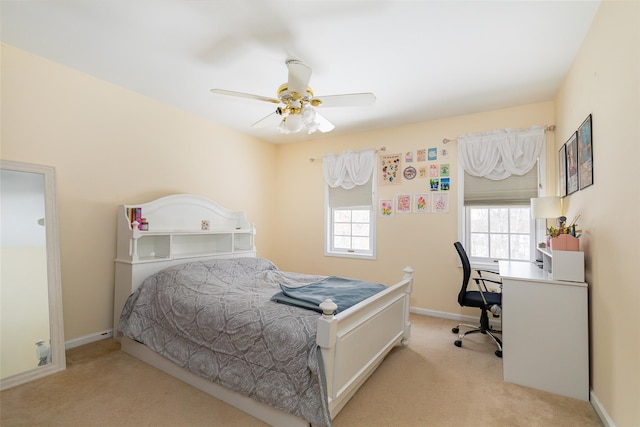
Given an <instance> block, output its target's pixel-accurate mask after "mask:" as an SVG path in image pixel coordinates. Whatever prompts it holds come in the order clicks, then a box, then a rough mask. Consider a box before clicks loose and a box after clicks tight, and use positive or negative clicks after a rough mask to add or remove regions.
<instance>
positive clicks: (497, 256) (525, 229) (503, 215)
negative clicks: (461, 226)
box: [465, 205, 534, 262]
mask: <svg viewBox="0 0 640 427" xmlns="http://www.w3.org/2000/svg"><path fill="white" fill-rule="evenodd" d="M465 211H466V218H467V226H466V230H467V236H466V238H465V241H466V242H468V244H467V250H468V252H469V257H471V258H473V259H474V260H476V261H478V262H493V261H494V260H512V261H529V260H530V259H531V236H532V233H533V231H534V230H533V227H532V224H533V223H532V220H531V219H530V218H531V213H530V207H529V206H526V205H522V206H470V207H467V208H465Z"/></svg>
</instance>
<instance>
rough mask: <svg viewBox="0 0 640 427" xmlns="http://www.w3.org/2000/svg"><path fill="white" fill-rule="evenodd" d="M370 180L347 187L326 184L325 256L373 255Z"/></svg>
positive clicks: (372, 256) (373, 237)
mask: <svg viewBox="0 0 640 427" xmlns="http://www.w3.org/2000/svg"><path fill="white" fill-rule="evenodd" d="M372 187H373V185H372V180H370V181H369V182H368V183H367V184H365V185H359V186H356V187H354V188H352V189H350V190H345V189H343V188H341V187H337V188H331V187H329V186H327V197H326V201H327V202H326V210H327V211H326V218H327V224H326V238H325V240H326V250H325V255H334V256H352V257H365V258H374V257H375V236H374V230H375V215H374V211H373V191H372Z"/></svg>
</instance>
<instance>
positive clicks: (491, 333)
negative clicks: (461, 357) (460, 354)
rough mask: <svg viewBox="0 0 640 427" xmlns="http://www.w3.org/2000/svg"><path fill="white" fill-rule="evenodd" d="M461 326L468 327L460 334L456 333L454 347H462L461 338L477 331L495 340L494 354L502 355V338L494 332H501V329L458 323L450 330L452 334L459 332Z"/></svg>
mask: <svg viewBox="0 0 640 427" xmlns="http://www.w3.org/2000/svg"><path fill="white" fill-rule="evenodd" d="M461 326H464V327H466V328H470V329H469V330H468V331H466V332H463V333H461V334H460V335H458V339H457V340H456V341H454V344H455V345H456V347H462V339H463V338H464V337H465V336H466V335H469V334H475V333H478V332H479V333H481V334H485V335H489V336H490V337H491V339H492V340H493V342H495V343H496V345H497V346H498V349H497V350H496V351H495V355H496V356H498V357H502V340H501V339H500V338H498V337H497V336H496V335H495V334H501V333H502V331H498V330H496V329H493V328H491V327H489V328H487V329H483V328H482V327H478V326H476V325H469V324H467V323H460V324H458V326H456V327H455V328H452V329H451V332H453V333H454V334H457V333H459V332H460V327H461Z"/></svg>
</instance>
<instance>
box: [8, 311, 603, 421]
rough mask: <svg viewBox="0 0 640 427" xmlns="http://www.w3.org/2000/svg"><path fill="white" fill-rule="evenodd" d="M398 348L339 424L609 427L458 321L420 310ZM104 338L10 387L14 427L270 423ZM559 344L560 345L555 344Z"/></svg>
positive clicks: (586, 404)
mask: <svg viewBox="0 0 640 427" xmlns="http://www.w3.org/2000/svg"><path fill="white" fill-rule="evenodd" d="M411 321H412V324H413V326H412V337H411V342H410V344H409V346H408V347H406V348H395V349H394V350H393V351H392V352H391V353H390V354H389V356H387V358H386V359H385V361H384V362H383V363H382V365H381V366H380V367H379V368H378V370H377V371H376V372H375V373H374V374H373V375H372V376H371V378H369V380H368V381H367V382H366V383H365V384H364V385H363V386H362V388H361V389H360V391H359V392H358V393H357V394H356V395H355V396H354V397H353V398H352V399H351V401H350V402H349V403H348V404H347V405H346V406H345V408H344V409H343V410H342V412H341V413H340V414H338V416H337V417H336V418H335V420H334V426H335V427H347V426H349V427H351V426H367V427H376V426H385V427H386V426H406V427H410V426H433V427H448V426H451V427H466V426H491V427H501V426H505V427H506V426H509V427H519V426H522V427H525V426H526V427H532V426H544V427H553V426H558V427H560V426H562V427H567V426H579V427H590V426H602V423H601V422H600V420H599V419H598V416H597V415H596V413H595V411H594V409H593V408H592V407H591V405H590V403H589V402H583V401H579V400H575V399H571V398H567V397H562V396H558V395H554V394H551V393H546V392H542V391H537V390H533V389H530V388H527V387H522V386H518V385H515V384H509V383H505V382H503V381H502V360H501V359H499V358H497V357H496V356H495V355H494V353H493V352H494V350H495V348H494V346H493V344H492V343H491V342H490V340H489V339H488V338H487V337H486V336H483V335H480V334H476V335H473V336H470V337H467V338H465V341H464V344H463V347H462V348H457V347H455V346H454V345H453V341H455V338H456V335H455V334H453V333H452V332H451V328H452V327H453V326H455V323H456V322H454V321H452V320H445V319H437V318H433V317H427V316H418V315H412V317H411ZM119 348H120V345H119V343H118V342H117V341H115V340H111V339H109V340H104V341H99V342H96V343H92V344H89V345H86V346H82V347H78V348H75V349H72V350H69V351H68V352H67V370H66V371H64V372H60V373H57V374H54V375H52V376H49V377H47V378H44V379H40V380H37V381H34V382H31V383H28V384H24V385H21V386H18V387H15V388H12V389H9V390H5V391H3V392H2V393H0V409H1V411H2V412H1V413H0V424H1V425H2V426H3V427H13V426H61V427H63V426H64V427H67V426H69V427H75V426H83V427H84V426H109V427H110V426H117V427H124V426H159V427H161V426H172V427H174V426H221V427H224V426H243V427H244V426H247V427H252V426H264V425H265V424H264V423H262V422H260V421H258V420H256V419H255V418H253V417H251V416H249V415H246V414H244V413H242V412H240V411H239V410H237V409H235V408H233V407H231V406H229V405H227V404H225V403H222V402H221V401H219V400H217V399H215V398H212V397H210V396H208V395H206V394H204V393H203V392H201V391H199V390H197V389H195V388H193V387H191V386H188V385H186V384H184V383H182V382H180V381H178V380H176V379H174V378H172V377H170V376H168V375H166V374H164V373H163V372H161V371H158V370H157V369H155V368H153V367H151V366H149V365H146V364H145V363H143V362H140V361H139V360H137V359H135V358H133V357H131V356H129V355H127V354H124V353H123V352H121V351H119ZM550 351H551V349H550Z"/></svg>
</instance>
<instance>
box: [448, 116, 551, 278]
mask: <svg viewBox="0 0 640 427" xmlns="http://www.w3.org/2000/svg"><path fill="white" fill-rule="evenodd" d="M545 141H546V140H545V136H544V128H543V127H541V126H534V127H532V128H530V129H528V130H511V129H505V130H502V131H490V132H485V133H481V134H468V135H462V136H460V137H458V162H459V166H460V171H461V173H460V175H459V176H460V180H459V187H458V189H459V206H461V209H459V210H458V212H459V215H460V217H459V220H458V225H459V231H458V235H459V239H460V241H461V242H462V243H463V245H464V246H465V249H466V251H467V253H468V254H469V260H470V261H471V263H472V264H474V266H476V267H485V268H496V267H497V266H496V265H495V264H494V262H495V261H497V260H511V261H533V259H534V258H535V256H536V250H535V245H536V239H535V236H536V223H535V220H533V219H532V218H531V208H530V204H531V202H530V199H531V198H533V197H538V193H539V188H541V187H540V185H539V179H538V177H539V174H540V175H541V176H544V171H545V167H544V158H545V154H544V153H545ZM463 171H464V172H463Z"/></svg>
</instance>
